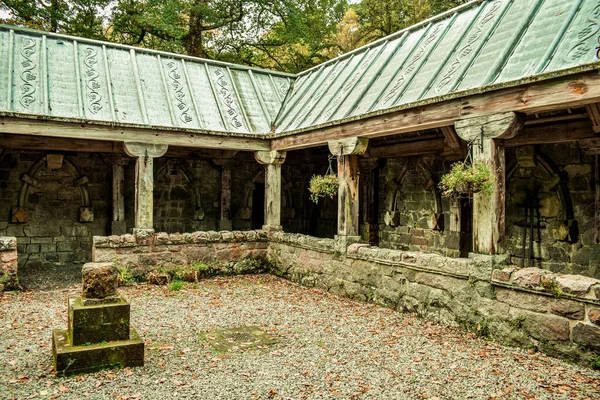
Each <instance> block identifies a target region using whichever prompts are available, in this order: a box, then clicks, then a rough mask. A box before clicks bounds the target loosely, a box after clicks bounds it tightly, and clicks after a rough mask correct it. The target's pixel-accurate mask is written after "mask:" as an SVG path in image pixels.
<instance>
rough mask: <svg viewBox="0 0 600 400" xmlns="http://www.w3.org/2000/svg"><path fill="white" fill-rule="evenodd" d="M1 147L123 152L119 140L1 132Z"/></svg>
mask: <svg viewBox="0 0 600 400" xmlns="http://www.w3.org/2000/svg"><path fill="white" fill-rule="evenodd" d="M0 148H5V149H27V150H44V151H48V150H50V151H77V152H86V153H87V152H89V153H123V145H122V144H121V143H117V142H101V141H97V140H85V139H61V138H52V137H43V136H34V137H32V136H22V135H12V134H0Z"/></svg>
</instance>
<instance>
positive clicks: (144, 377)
mask: <svg viewBox="0 0 600 400" xmlns="http://www.w3.org/2000/svg"><path fill="white" fill-rule="evenodd" d="M79 289H80V287H79V286H77V285H73V286H69V287H66V288H62V289H58V290H37V289H34V290H31V291H25V292H7V293H4V295H3V296H2V297H0V307H1V308H2V310H3V314H4V315H3V318H2V319H1V322H0V324H1V325H0V342H1V343H3V346H2V348H1V349H0V366H1V368H0V371H1V372H0V393H1V394H2V395H1V397H2V398H8V399H25V398H43V399H49V398H52V399H55V398H61V399H71V398H94V399H167V398H179V399H186V398H189V399H194V398H201V399H270V398H273V399H329V398H339V399H467V398H474V399H494V398H500V399H512V398H519V399H526V398H530V399H534V398H535V399H545V398H552V399H592V398H598V394H599V393H600V379H599V378H600V373H599V372H597V371H594V370H592V369H589V368H585V367H580V366H576V365H573V364H569V363H566V362H564V361H560V360H558V359H555V358H551V357H548V356H546V355H543V354H541V353H537V352H534V351H532V350H527V349H517V348H512V347H504V346H501V345H498V344H496V343H494V342H493V341H487V340H484V339H482V338H480V337H477V336H476V335H475V334H473V333H468V332H466V331H464V330H463V329H460V328H454V327H447V326H444V325H440V324H435V323H432V322H428V321H425V320H423V319H421V318H418V317H416V316H415V315H413V314H404V313H399V312H396V311H393V310H390V309H388V308H384V307H380V306H377V305H373V304H367V303H361V302H356V301H353V300H349V299H346V298H342V297H337V296H334V295H331V294H329V293H326V292H324V291H322V290H319V289H308V288H305V287H302V286H299V285H297V284H295V283H292V282H289V281H286V280H283V279H280V278H277V277H273V276H270V275H246V276H238V277H219V278H212V279H206V280H202V281H200V282H198V283H186V284H185V285H183V286H182V287H181V288H180V289H178V290H172V289H173V288H171V289H170V288H169V286H153V285H148V284H142V285H132V286H127V287H121V294H122V295H123V296H125V297H126V298H128V299H129V300H130V302H131V305H132V325H133V326H135V327H136V329H137V331H138V332H139V333H140V335H141V336H142V337H143V338H144V341H145V344H146V356H145V366H144V367H140V368H125V369H121V370H115V371H103V372H98V373H94V374H88V375H82V376H73V377H70V378H56V377H55V376H54V373H53V370H52V355H51V352H50V347H51V342H50V332H51V330H52V329H55V328H63V327H64V325H65V323H66V320H67V315H66V314H67V307H66V299H67V297H75V296H77V295H78V293H79ZM241 326H256V327H259V328H260V329H262V330H264V331H265V332H267V333H268V334H269V335H270V337H271V338H272V339H273V340H272V341H274V342H275V343H273V344H259V345H258V346H255V347H248V348H243V346H239V347H238V346H236V345H235V343H232V346H230V347H229V348H227V349H225V350H223V349H220V350H215V348H214V347H212V346H211V340H209V339H210V338H214V337H215V335H214V334H215V332H216V331H217V330H220V329H226V328H236V327H241Z"/></svg>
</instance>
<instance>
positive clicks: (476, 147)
mask: <svg viewBox="0 0 600 400" xmlns="http://www.w3.org/2000/svg"><path fill="white" fill-rule="evenodd" d="M524 122H525V117H524V115H522V114H517V113H514V112H507V113H500V114H492V115H486V116H482V117H474V118H468V119H463V120H459V121H456V123H455V127H456V133H457V134H458V136H459V137H460V138H461V139H463V140H465V141H467V142H471V143H472V145H473V161H478V160H479V161H485V162H487V163H488V164H489V166H490V169H491V171H492V176H493V179H494V189H493V192H492V194H491V195H488V194H485V193H477V194H475V195H473V251H475V252H477V253H483V254H501V253H503V252H504V238H505V219H506V210H505V207H506V202H505V184H506V182H505V181H506V162H505V156H504V145H503V141H504V139H510V138H513V137H514V136H515V135H517V133H518V132H519V131H520V130H521V129H522V127H523V124H524Z"/></svg>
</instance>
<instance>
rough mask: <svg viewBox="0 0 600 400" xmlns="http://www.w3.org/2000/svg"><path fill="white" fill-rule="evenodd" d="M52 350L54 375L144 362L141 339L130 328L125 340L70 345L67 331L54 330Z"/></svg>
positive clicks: (130, 365) (137, 365) (140, 364)
mask: <svg viewBox="0 0 600 400" xmlns="http://www.w3.org/2000/svg"><path fill="white" fill-rule="evenodd" d="M52 353H53V358H54V373H55V374H56V375H57V376H70V375H79V374H82V373H88V372H96V371H100V370H103V369H111V368H125V367H141V366H143V365H144V341H143V340H142V339H141V338H140V336H139V335H138V334H137V332H135V330H133V329H131V332H130V335H129V338H128V339H127V340H123V341H118V342H112V343H99V344H91V345H88V346H86V345H83V346H71V345H69V341H68V333H67V331H65V330H61V329H56V330H54V331H53V333H52Z"/></svg>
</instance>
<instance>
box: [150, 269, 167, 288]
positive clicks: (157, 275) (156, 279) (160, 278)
mask: <svg viewBox="0 0 600 400" xmlns="http://www.w3.org/2000/svg"><path fill="white" fill-rule="evenodd" d="M170 280H171V277H170V276H169V274H165V273H162V272H150V273H149V274H148V283H152V284H154V285H166V284H168V283H169V281H170Z"/></svg>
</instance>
